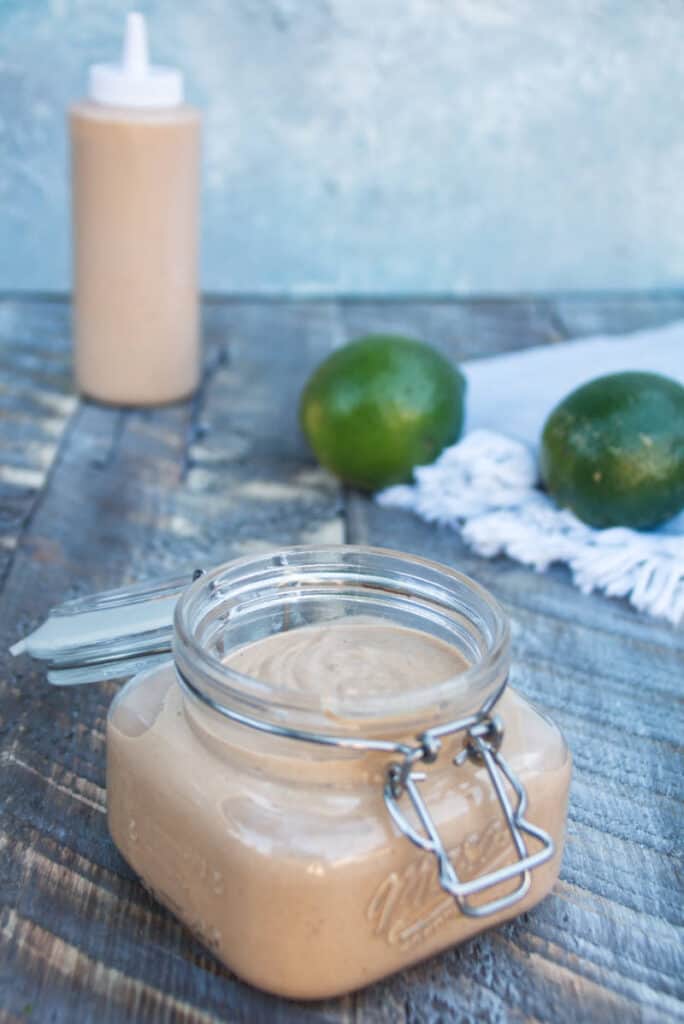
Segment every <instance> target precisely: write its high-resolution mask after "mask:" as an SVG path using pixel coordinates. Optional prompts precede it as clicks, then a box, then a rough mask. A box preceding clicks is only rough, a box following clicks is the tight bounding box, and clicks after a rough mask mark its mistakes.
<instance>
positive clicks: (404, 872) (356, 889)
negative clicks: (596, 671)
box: [100, 546, 571, 999]
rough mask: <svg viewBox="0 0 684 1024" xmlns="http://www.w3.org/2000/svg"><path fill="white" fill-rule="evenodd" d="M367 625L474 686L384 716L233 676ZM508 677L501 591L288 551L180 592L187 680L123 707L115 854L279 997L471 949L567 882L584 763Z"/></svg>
mask: <svg viewBox="0 0 684 1024" xmlns="http://www.w3.org/2000/svg"><path fill="white" fill-rule="evenodd" d="M176 583H177V581H176ZM180 589H181V587H180V586H178V590H180ZM148 593H149V591H148ZM162 593H163V591H162V590H161V589H158V590H157V591H156V596H157V598H158V597H159V595H160V594H162ZM360 617H361V618H362V619H363V621H369V617H370V618H371V619H372V621H378V620H382V622H383V623H386V624H390V625H392V626H396V627H404V628H405V629H412V630H419V631H420V632H421V633H423V634H428V635H430V636H432V637H434V638H435V639H436V640H437V641H441V642H442V643H446V644H448V645H450V646H451V647H452V648H454V649H455V650H456V651H457V652H458V653H459V654H460V655H461V656H462V657H463V658H464V659H465V661H466V662H467V667H466V669H465V670H464V671H462V672H460V673H459V674H456V675H454V676H453V677H452V678H450V679H447V680H443V681H440V682H438V683H433V682H430V683H428V684H426V683H425V682H424V681H422V680H421V678H420V677H419V674H418V675H417V676H416V678H415V680H412V682H411V685H409V686H404V687H403V688H402V689H401V691H399V692H396V693H394V692H393V693H392V695H391V697H390V698H388V695H387V693H384V694H382V693H379V692H377V691H376V690H374V687H373V685H372V680H366V679H365V678H359V685H358V686H355V687H353V688H352V689H353V692H349V693H348V692H346V691H345V690H344V689H343V688H342V689H341V690H339V692H338V690H336V691H335V692H334V693H329V692H326V689H325V687H323V688H321V689H320V690H318V689H317V688H315V687H314V688H310V689H309V690H306V691H302V690H301V688H294V687H290V688H288V687H287V686H283V685H279V684H277V683H268V682H264V681H263V680H259V679H256V678H251V677H249V676H246V675H243V674H241V673H240V672H239V671H237V670H236V669H235V668H233V667H231V666H230V665H229V664H226V661H227V660H228V659H229V658H230V655H231V652H234V651H236V650H237V649H243V648H244V646H245V645H247V644H254V643H256V642H258V641H261V640H265V639H266V638H268V637H272V636H273V635H274V634H280V633H284V632H289V631H293V630H298V629H301V628H304V627H310V626H321V625H325V626H335V625H339V624H342V623H345V622H346V623H353V622H355V621H360ZM147 632H148V633H149V630H148V631H147ZM108 642H111V636H110V637H109V638H108ZM161 646H162V645H161V642H160V641H159V639H158V640H157V646H156V649H155V648H154V647H149V645H148V650H149V651H152V650H154V654H155V657H157V658H158V657H159V652H160V649H161ZM117 650H118V651H119V656H120V652H121V647H119V648H118V649H117ZM509 658H510V648H509V629H508V625H507V622H506V619H505V616H504V614H503V612H502V610H501V609H500V607H499V606H498V604H497V603H496V602H495V601H494V600H493V598H492V597H491V596H490V595H489V594H488V593H487V591H485V590H484V589H483V588H482V587H480V586H479V585H478V584H476V583H474V582H473V581H472V580H470V579H468V578H467V577H466V576H463V575H462V574H460V573H458V572H455V571H454V570H452V569H449V568H447V567H445V566H441V565H437V564H435V563H432V562H427V561H424V560H422V559H419V558H416V557H414V556H410V555H404V554H400V553H397V552H393V551H386V550H382V549H373V548H364V547H349V546H346V547H316V548H290V549H283V550H281V551H277V552H274V553H273V554H269V555H259V556H256V557H249V558H243V559H241V560H239V561H235V562H231V563H228V564H226V565H223V566H220V567H219V568H217V569H214V570H213V571H211V572H208V573H205V574H203V575H202V576H200V577H199V578H198V579H196V580H195V582H193V583H192V584H191V585H190V586H189V587H186V588H185V589H183V590H182V594H181V596H180V599H179V600H178V602H177V604H176V606H175V615H174V624H173V660H172V661H166V662H165V663H162V664H156V665H155V667H153V668H152V669H151V670H147V671H144V672H142V673H140V674H138V675H137V676H135V678H133V679H132V680H131V681H130V682H129V683H128V684H127V686H125V688H124V689H123V690H122V691H121V692H120V693H119V695H118V696H117V697H116V699H115V700H114V702H113V703H112V706H111V710H110V713H109V718H108V724H107V801H108V816H109V827H110V831H111V834H112V837H113V839H114V842H115V843H116V845H117V847H118V848H119V850H120V851H121V853H122V854H123V856H124V857H125V859H126V860H127V861H128V863H129V864H130V865H131V867H132V868H133V869H134V871H136V873H137V874H138V875H139V876H140V878H141V879H142V881H143V883H144V884H145V885H146V886H147V887H148V889H150V891H151V892H152V893H153V894H154V895H155V896H156V897H157V898H158V899H159V900H160V901H161V902H162V903H164V904H165V905H166V906H168V907H169V908H170V909H171V910H172V911H173V912H174V913H175V914H176V915H177V916H178V917H179V918H180V919H181V920H182V921H184V922H185V923H186V924H187V925H188V927H189V928H191V929H192V930H193V932H195V933H196V934H197V935H198V936H199V938H200V939H201V941H202V942H204V943H205V944H206V945H207V946H208V947H209V948H210V949H211V950H212V951H213V952H214V953H215V954H216V956H217V957H219V958H220V959H221V960H223V961H224V963H226V964H227V965H228V967H230V969H231V970H233V971H234V972H235V973H236V974H238V975H239V976H240V977H242V978H244V979H245V980H247V981H249V982H251V983H252V984H254V985H257V986H258V987H260V988H263V989H266V990H268V991H271V992H274V993H278V994H281V995H285V996H289V997H294V998H300V999H316V998H321V997H326V996H333V995H337V994H340V993H343V992H347V991H350V990H352V989H355V988H359V987H361V986H363V985H366V984H368V983H369V982H372V981H374V980H376V979H378V978H381V977H383V976H385V975H387V974H390V973H392V972H394V971H397V970H399V969H401V968H403V967H405V966H407V965H408V964H411V963H415V962H416V961H418V960H422V959H424V958H425V957H428V956H430V955H432V954H433V953H436V952H437V951H438V950H441V949H444V948H446V947H449V946H451V945H453V944H455V943H458V942H462V941H463V940H465V939H467V938H469V937H470V936H472V935H474V934H475V933H477V932H479V931H481V930H482V929H484V928H488V927H490V926H491V925H494V924H498V923H499V922H501V921H503V920H506V919H507V918H509V917H512V916H513V915H515V914H517V913H520V912H521V911H524V910H527V909H529V908H530V907H531V906H533V905H534V904H535V903H537V902H538V901H539V900H540V899H541V898H542V897H543V896H544V895H545V894H546V893H547V892H548V891H549V890H550V888H551V887H552V885H553V883H554V881H555V880H556V878H557V876H558V871H559V867H560V859H561V853H562V846H563V837H564V828H565V817H566V805H567V795H568V787H569V782H570V771H571V759H570V755H569V752H568V750H567V747H566V745H565V743H564V741H563V738H562V736H561V734H560V732H559V731H558V729H557V728H556V727H555V725H553V724H552V723H551V722H550V721H549V720H548V719H547V718H546V717H545V716H542V715H540V714H539V713H538V712H537V711H536V710H534V708H532V707H531V706H530V704H528V703H527V702H526V701H525V700H524V699H523V698H522V697H521V696H519V695H518V694H516V693H515V692H514V691H513V690H511V689H510V688H509V687H507V686H506V680H507V676H508V669H509ZM103 661H104V657H103V656H102V657H101V658H100V662H101V663H102V662H103Z"/></svg>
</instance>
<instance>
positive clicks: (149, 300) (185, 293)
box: [70, 102, 200, 405]
mask: <svg viewBox="0 0 684 1024" xmlns="http://www.w3.org/2000/svg"><path fill="white" fill-rule="evenodd" d="M70 127H71V151H72V153H71V155H72V160H71V169H72V184H73V188H72V196H73V199H72V220H73V251H74V341H75V371H76V381H77V385H78V387H79V390H81V391H82V392H83V393H85V394H86V395H88V396H90V397H91V398H96V399H98V400H100V401H103V402H110V403H115V404H122V405H156V404H159V403H163V402H170V401H174V400H176V399H178V398H182V397H184V396H186V395H188V394H190V393H191V392H192V391H193V390H194V389H195V387H196V386H197V381H198V378H199V368H200V338H199V312H198V255H197V252H198V229H199V227H198V226H199V130H200V120H199V115H198V113H197V112H196V111H194V110H193V109H192V108H190V107H185V106H182V107H177V108H170V109H169V110H121V109H118V108H116V107H105V106H100V105H98V104H96V103H87V102H86V103H80V104H77V105H76V106H74V107H73V108H72V109H71V111H70Z"/></svg>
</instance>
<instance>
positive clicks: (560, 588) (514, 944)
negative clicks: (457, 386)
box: [0, 296, 684, 1024]
mask: <svg viewBox="0 0 684 1024" xmlns="http://www.w3.org/2000/svg"><path fill="white" fill-rule="evenodd" d="M679 315H684V297H677V296H670V297H666V298H664V299H663V300H662V301H661V300H657V299H654V298H652V297H647V296H640V297H637V299H635V301H634V303H630V301H628V300H626V299H625V298H619V299H617V300H616V299H612V298H611V297H609V296H607V297H600V298H598V299H596V300H590V299H586V298H581V297H579V298H578V297H571V298H563V299H561V300H559V301H558V302H554V301H552V300H547V299H544V300H539V301H536V300H533V299H531V300H525V301H522V302H520V303H516V302H513V301H506V302H492V301H484V300H483V301H478V302H472V303H449V302H438V303H430V302H401V301H394V300H392V301H385V302H381V303H375V302H371V301H366V300H364V301H351V300H345V301H344V302H343V303H342V304H341V306H338V305H337V304H336V303H334V302H325V301H315V302H301V303H300V302H289V301H271V302H266V303H261V302H257V301H239V300H233V301H229V302H226V303H214V302H212V303H209V304H207V306H206V308H205V329H206V335H207V337H208V345H207V374H206V379H205V382H204V386H203V388H202V390H201V392H200V394H199V396H198V398H197V400H196V401H195V402H193V403H189V404H183V405H179V406H175V407H170V408H167V409H161V410H150V411H142V412H126V413H121V412H117V411H115V410H107V409H102V408H99V407H96V406H92V405H77V404H76V402H75V400H74V398H73V396H71V394H70V391H69V383H68V347H69V346H68V319H67V312H66V308H65V307H64V306H62V305H60V304H59V303H31V302H18V301H13V302H11V303H2V302H0V371H2V372H3V377H2V378H0V380H1V381H2V382H4V380H5V376H4V374H5V372H9V373H11V374H12V375H13V379H14V380H19V381H21V387H20V388H19V389H18V390H17V389H12V388H5V389H4V390H2V388H1V387H0V429H2V432H3V435H4V436H5V437H6V438H7V439H8V440H9V445H8V446H7V447H3V449H2V451H1V452H0V474H1V473H2V471H3V470H4V471H5V472H7V471H8V470H7V467H9V470H10V472H11V469H12V467H13V466H14V465H15V464H16V466H17V467H18V468H19V469H28V470H30V471H33V472H37V473H38V474H39V475H37V476H35V478H33V479H32V482H31V483H30V486H29V487H28V488H27V490H26V494H25V495H24V494H23V492H21V493H20V494H19V496H17V495H16V494H15V493H14V492H11V493H10V494H8V495H6V494H4V492H3V493H0V509H3V511H4V510H5V509H7V510H8V511H7V512H5V515H6V517H7V521H8V522H10V526H9V530H8V533H9V534H10V535H11V536H12V537H13V538H14V540H13V541H12V546H11V548H7V549H6V550H7V551H8V552H9V554H8V555H6V557H5V562H4V567H5V574H6V579H5V584H4V587H3V586H2V585H0V850H1V851H2V853H1V854H0V858H1V859H2V865H3V867H2V870H0V947H1V948H2V952H1V953H0V1020H7V1021H14V1020H30V1021H33V1022H37V1024H42V1022H44V1021H45V1022H47V1021H50V1022H57V1024H67V1022H68V1024H73V1022H74V1021H89V1020H95V1019H97V1020H99V1021H102V1024H109V1022H111V1024H122V1022H124V1021H130V1020H140V1021H146V1022H147V1021H151V1022H161V1021H164V1022H174V1024H175V1022H190V1021H192V1022H195V1021H197V1022H201V1024H204V1022H209V1021H224V1020H230V1021H231V1022H232V1021H235V1022H239V1021H245V1022H247V1021H249V1022H250V1024H251V1022H256V1024H259V1022H261V1021H268V1022H271V1021H274V1022H276V1024H277V1022H279V1021H280V1022H283V1024H286V1022H290V1021H294V1020H297V1021H300V1020H301V1021H312V1022H314V1021H315V1022H319V1021H326V1022H331V1024H332V1022H336V1024H339V1022H342V1021H348V1020H352V1019H353V1020H355V1021H357V1022H358V1024H363V1022H366V1021H368V1022H371V1021H372V1022H375V1021H387V1022H390V1021H391V1022H393V1024H394V1022H396V1021H406V1022H411V1024H437V1022H442V1021H445V1022H446V1021H451V1020H459V1021H473V1022H474V1021H478V1022H480V1021H484V1022H488V1021H491V1022H494V1021H497V1022H504V1021H505V1022H517V1021H521V1022H522V1021H533V1020H538V1021H548V1022H551V1021H553V1022H554V1024H556V1022H558V1024H563V1022H566V1021H567V1022H572V1024H576V1021H577V1020H602V1021H603V1020H605V1021H608V1022H611V1021H615V1022H616V1024H617V1022H620V1024H622V1022H623V1021H627V1022H629V1021H654V1022H655V1021H659V1022H660V1021H665V1022H667V1021H677V1020H680V1021H681V1020H683V1019H684V1001H683V1000H684V955H683V954H682V929H681V925H682V881H681V860H680V855H681V845H682V844H681V834H682V827H683V819H682V803H681V801H682V767H684V762H683V758H682V751H681V748H680V747H678V746H677V742H678V740H680V739H681V734H682V719H681V710H680V709H681V704H679V703H678V701H679V700H680V697H681V691H680V679H681V673H682V668H683V667H684V633H682V631H681V630H680V631H677V630H674V629H672V628H671V627H669V626H667V625H666V624H663V623H658V622H654V621H653V620H648V619H645V618H643V617H641V616H639V615H637V614H636V613H634V612H633V611H632V610H631V609H630V608H628V607H627V606H626V605H625V604H623V603H621V602H617V601H608V600H605V599H602V598H586V597H584V596H583V595H581V594H579V593H578V592H577V591H576V590H575V589H574V588H573V587H572V586H571V585H570V584H569V581H568V578H567V574H566V573H565V572H564V571H563V570H560V569H559V570H553V571H551V572H550V573H546V574H544V575H536V574H534V573H532V572H531V571H529V570H527V569H525V568H523V567H521V566H519V565H516V564H515V563H512V562H509V561H507V560H505V559H497V560H494V561H484V560H482V559H479V558H477V557H476V556H474V555H473V554H472V553H471V552H468V551H467V550H466V549H465V548H464V546H463V545H462V544H461V542H460V540H459V539H458V537H457V536H456V535H455V534H454V533H453V532H451V531H448V530H445V529H440V528H436V527H428V526H426V525H425V524H424V523H421V522H419V521H418V520H417V519H415V518H414V517H412V516H409V515H407V514H406V513H402V512H396V511H394V510H386V509H379V508H378V507H377V506H375V505H373V504H372V503H371V502H370V501H368V499H365V498H363V497H361V496H358V495H349V496H347V500H346V503H345V502H343V496H342V495H341V493H340V491H339V489H338V487H337V485H336V484H335V483H334V481H332V479H331V478H330V477H328V476H327V475H326V474H325V473H322V472H321V471H320V470H318V469H317V468H316V467H315V466H314V465H313V463H312V461H311V459H310V456H309V455H308V453H307V452H306V448H305V446H304V444H303V441H302V438H301V436H300V434H299V430H298V427H297V417H296V407H297V402H298V397H299V392H300V390H301V386H302V384H303V382H304V380H305V379H306V376H307V374H308V372H309V371H310V369H311V368H312V367H313V366H314V365H315V364H316V363H317V362H318V361H319V360H320V359H321V358H322V357H323V356H324V355H325V354H327V352H329V351H330V350H331V349H332V348H334V347H335V346H337V345H339V344H341V343H342V342H343V341H344V340H346V339H348V338H350V337H353V336H354V335H356V334H360V333H365V332H367V331H371V330H392V331H398V332H401V333H408V334H413V335H417V336H420V337H423V338H426V339H427V340H429V341H432V342H433V343H434V344H437V345H438V346H439V347H441V348H442V349H443V351H445V352H447V353H448V354H449V355H451V356H452V357H454V358H466V357H469V356H472V355H476V354H486V353H490V352H496V351H503V350H506V349H511V348H518V347H523V346H525V345H529V344H539V343H546V342H553V341H554V340H557V339H558V338H560V337H563V336H564V335H565V334H566V333H569V332H573V333H574V332H576V333H586V331H588V330H617V329H629V328H630V327H632V326H640V325H642V324H647V323H656V322H665V321H666V320H668V319H672V318H673V316H679ZM46 396H48V397H46ZM3 403H5V404H3ZM5 410H7V413H5ZM36 446H38V447H36ZM41 460H42V461H41ZM22 495H23V496H22ZM13 502H18V505H17V506H16V508H15V506H14V505H13V504H12V503H13ZM1 515H2V513H0V526H1V523H2V519H1ZM343 537H346V539H348V540H350V541H355V542H368V543H378V544H382V545H385V546H387V545H392V546H395V547H399V548H403V549H404V550H408V551H414V552H416V553H419V554H423V555H425V556H427V557H433V558H437V559H440V560H443V561H447V562H450V563H452V564H456V565H457V566H459V567H460V568H462V569H463V570H464V571H465V572H468V573H470V574H471V575H474V576H476V577H477V578H478V579H480V580H481V581H482V582H483V583H484V584H485V585H486V586H489V587H490V588H491V589H492V590H493V591H494V592H495V593H496V594H497V596H498V597H499V598H500V599H501V600H502V601H503V602H504V603H505V604H506V606H507V608H508V610H509V611H510V613H511V616H512V620H513V625H514V644H515V655H516V665H515V670H514V681H515V683H516V685H518V686H519V687H520V688H521V689H522V690H523V691H524V692H526V693H527V694H528V695H530V696H531V697H532V698H533V699H534V700H535V702H536V703H538V704H539V705H541V706H543V707H545V708H548V709H549V710H550V711H552V713H553V715H554V717H555V718H556V719H557V721H558V722H559V724H560V725H561V727H562V728H563V729H564V731H565V734H566V737H567V739H568V741H569V743H570V746H571V748H572V750H573V753H574V757H575V766H576V768H575V780H574V784H573V790H572V795H571V812H570V825H569V836H568V845H567V852H566V856H565V860H564V866H563V873H562V879H561V882H560V883H559V885H558V886H557V887H556V889H555V890H554V893H553V894H552V895H551V896H550V897H549V898H548V899H547V900H546V901H544V903H542V904H541V905H540V906H539V907H538V908H535V910H534V911H532V912H531V913H529V914H526V915H524V916H523V917H522V918H519V919H518V920H516V921H512V922H510V923H509V924H507V925H505V926H504V927H503V928H501V929H498V930H497V931H496V932H492V933H489V934H485V935H482V936H480V937H479V938H477V939H476V940H474V941H473V942H470V943H468V944H466V945H465V946H464V947H462V948H460V949H457V950H453V951H451V952H449V953H447V954H446V955H444V956H442V957H437V958H436V959H433V960H431V961H429V962H428V963H426V964H423V965H419V966H418V967H416V968H414V969H412V970H410V971H407V972H404V973H402V974H400V975H398V976H396V977H395V978H392V979H388V980H387V981H386V982H382V983H380V984H378V985H375V986H373V987H372V988H371V989H369V990H366V991H365V992H362V993H359V994H357V995H356V996H352V997H349V998H347V999H345V1000H339V1001H333V1002H329V1003H324V1004H315V1005H311V1006H304V1005H296V1004H291V1003H288V1002H285V1001H283V1000H278V999H275V998H273V997H269V996H266V995H263V994H261V993H257V992H255V991H254V990H252V989H250V988H249V987H248V986H245V985H243V984H242V983H240V982H238V981H237V980H236V979H234V978H233V977H232V976H231V975H230V974H229V972H227V971H225V970H224V969H223V968H222V967H221V966H220V965H218V964H217V963H216V961H214V959H213V958H212V957H211V955H210V954H209V953H207V952H206V951H205V950H203V949H202V948H201V947H200V946H199V945H198V944H197V943H196V942H195V941H194V940H193V939H192V937H191V936H189V935H188V933H187V932H186V931H185V929H184V928H183V927H182V926H181V925H179V924H178V923H177V922H176V921H175V920H174V919H173V918H172V917H171V915H170V914H168V913H167V912H166V911H165V910H163V909H162V908H161V907H159V906H158V905H157V904H156V903H155V902H154V901H153V900H151V899H150V897H148V896H147V894H146V893H145V892H144V890H143V889H142V888H141V886H140V885H139V884H138V883H137V881H136V880H135V879H134V878H133V876H132V875H131V873H130V871H129V870H128V868H127V867H126V865H125V864H124V863H123V861H122V860H121V858H120V857H119V856H118V854H117V853H116V850H115V849H114V847H113V845H112V843H111V840H110V839H109V836H108V833H107V828H106V821H105V816H104V813H103V810H104V797H105V793H104V784H105V780H104V774H103V765H104V723H105V717H106V712H107V707H108V704H109V701H110V699H111V697H112V695H113V694H114V693H115V692H116V689H117V686H116V684H115V683H109V684H103V685H102V686H100V687H89V688H85V689H82V690H79V691H78V692H74V691H69V692H66V691H59V690H55V689H53V688H48V687H46V686H45V683H44V680H43V678H42V676H41V673H40V672H39V671H36V669H35V668H33V667H32V666H31V665H30V664H28V663H27V662H25V661H20V662H17V663H13V662H9V661H8V660H7V659H6V657H5V655H4V654H3V653H2V652H4V651H5V650H6V648H7V645H8V644H9V643H10V642H11V641H13V640H14V639H16V637H17V636H18V635H20V634H21V633H22V632H23V631H25V630H27V629H29V628H31V627H32V626H33V625H34V624H35V622H36V621H38V620H39V619H40V618H41V617H42V616H43V615H44V613H45V611H46V609H47V608H48V607H49V606H50V605H51V604H53V603H56V602H57V601H59V600H62V599H63V598H64V597H65V596H66V595H69V594H77V593H83V592H85V591H89V590H92V589H97V588H100V587H103V586H109V585H115V584H117V583H119V582H121V581H123V580H129V579H132V578H134V577H136V576H139V575H153V574H155V573H159V572H165V571H167V570H170V569H173V568H174V567H175V566H176V565H178V564H181V565H183V564H186V565H192V564H196V563H201V564H212V563H215V562H217V561H219V560H222V559H225V558H229V557H231V556H233V555H236V554H240V553H243V552H248V551H251V550H257V549H260V548H266V547H268V548H272V547H274V546H277V545H278V544H279V543H292V542H296V541H312V540H315V539H316V538H320V539H326V540H341V539H342V538H343ZM0 557H1V556H0ZM1 568H2V565H1V564H0V570H1ZM677 716H679V717H677ZM3 1014H4V1017H3Z"/></svg>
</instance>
